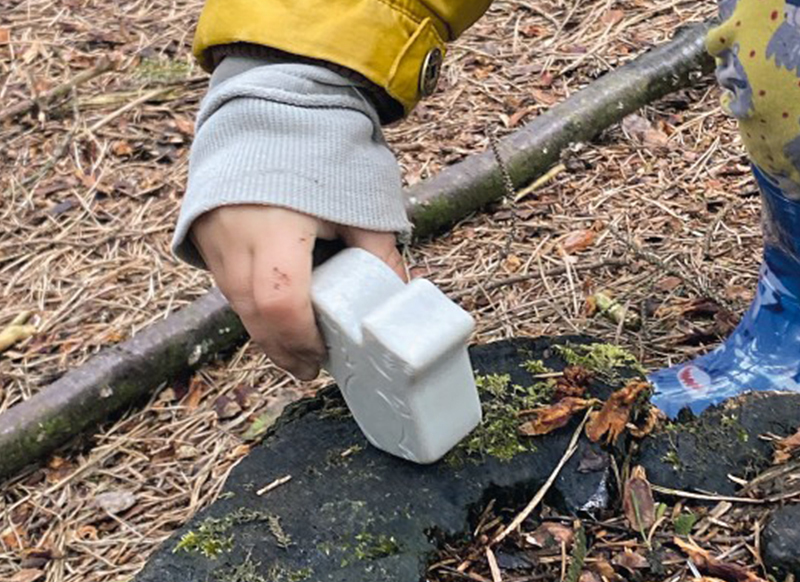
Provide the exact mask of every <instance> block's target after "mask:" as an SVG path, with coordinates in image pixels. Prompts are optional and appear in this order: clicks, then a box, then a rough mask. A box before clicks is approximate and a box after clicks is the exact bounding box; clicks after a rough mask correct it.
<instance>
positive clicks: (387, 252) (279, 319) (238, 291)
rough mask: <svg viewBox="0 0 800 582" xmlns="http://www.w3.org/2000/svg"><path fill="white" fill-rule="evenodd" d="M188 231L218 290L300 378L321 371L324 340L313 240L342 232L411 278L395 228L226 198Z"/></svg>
mask: <svg viewBox="0 0 800 582" xmlns="http://www.w3.org/2000/svg"><path fill="white" fill-rule="evenodd" d="M191 236H192V238H193V240H194V243H195V246H196V247H197V249H198V250H199V251H200V253H201V255H202V257H203V260H204V261H205V263H206V265H207V266H208V268H209V270H210V271H211V273H212V274H213V276H214V279H215V280H216V282H217V285H219V288H220V290H221V291H222V293H223V294H224V295H225V297H226V298H227V299H228V301H229V302H230V304H231V306H232V307H233V309H234V311H236V313H237V314H238V315H239V317H241V318H242V322H243V323H244V326H245V328H246V329H247V331H248V332H249V333H250V336H251V337H252V338H253V340H254V341H255V342H256V343H258V344H259V345H260V346H261V347H262V348H263V349H264V351H265V352H266V354H267V355H268V356H269V357H270V358H271V359H272V361H273V362H275V364H277V365H278V366H280V367H281V368H284V369H286V370H288V371H289V372H291V373H292V374H294V375H295V376H297V377H298V378H301V379H303V380H310V379H312V378H314V377H316V375H317V374H318V372H319V367H320V364H321V363H322V361H323V359H324V357H325V345H324V343H323V341H322V337H321V335H320V332H319V330H318V329H317V324H316V320H315V318H314V312H313V310H312V307H311V271H312V251H313V249H314V242H315V240H316V239H317V237H319V238H326V239H332V238H336V237H341V238H342V239H343V240H344V242H345V244H347V245H348V246H353V247H360V248H363V249H364V250H367V251H369V252H371V253H372V254H374V255H376V256H377V257H379V258H381V259H383V260H384V261H385V262H386V263H387V264H388V265H389V266H390V267H392V269H394V270H395V271H396V272H397V274H398V275H400V276H401V277H402V278H403V279H404V280H405V279H406V275H405V267H404V264H403V259H402V257H401V255H400V253H399V252H398V251H397V248H396V240H395V235H394V234H393V233H386V232H373V231H367V230H362V229H359V228H355V227H348V226H340V225H334V224H331V223H328V222H325V221H323V220H320V219H318V218H314V217H313V216H309V215H306V214H301V213H299V212H295V211H292V210H288V209H284V208H280V207H276V206H257V205H238V206H223V207H220V208H217V209H215V210H212V211H210V212H208V213H206V214H204V215H203V216H201V217H200V218H199V219H198V220H196V221H195V223H194V224H193V226H192V233H191Z"/></svg>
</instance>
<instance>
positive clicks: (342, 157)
mask: <svg viewBox="0 0 800 582" xmlns="http://www.w3.org/2000/svg"><path fill="white" fill-rule="evenodd" d="M235 204H264V205H273V206H281V207H285V208H291V209H293V210H297V211H300V212H304V213H306V214H310V215H313V216H317V217H319V218H322V219H325V220H328V221H330V222H334V223H337V224H343V225H348V226H357V227H361V228H365V229H370V230H377V231H384V232H398V233H400V234H407V233H408V232H409V231H410V223H409V222H408V219H407V217H406V213H405V208H404V204H403V197H402V190H401V181H400V170H399V167H398V164H397V161H396V160H395V158H394V156H393V154H392V152H391V151H390V150H389V148H388V147H387V145H386V142H385V141H384V138H383V133H382V132H381V127H380V122H379V120H378V116H377V114H376V112H375V110H374V108H373V106H372V105H371V104H370V102H369V101H368V100H367V99H366V98H365V97H364V96H363V95H362V94H361V93H360V92H359V91H358V90H357V89H356V88H355V87H353V86H352V84H351V83H350V82H349V81H348V80H347V79H346V78H344V77H342V76H340V75H339V74H337V73H335V72H333V71H330V70H328V69H325V68H322V67H318V66H314V65H305V64H285V63H283V64H264V62H263V61H261V62H259V61H256V60H254V59H249V58H245V57H228V58H226V59H225V60H224V61H223V62H222V64H221V65H220V66H219V67H218V68H217V70H216V71H215V73H214V76H213V77H212V82H211V86H210V88H209V92H208V94H207V95H206V97H205V98H204V100H203V102H202V104H201V107H200V112H199V115H198V120H197V130H196V135H195V140H194V144H193V146H192V151H191V155H190V161H189V182H188V187H187V191H186V194H185V196H184V199H183V204H182V206H181V212H180V216H179V218H178V224H177V227H176V230H175V236H174V239H173V250H174V251H175V253H176V255H177V256H178V257H180V258H181V259H183V260H185V261H187V262H189V263H191V264H194V265H196V266H201V267H202V266H204V264H203V261H202V259H201V258H200V255H199V253H198V252H197V249H195V247H194V245H193V244H192V242H191V240H190V238H189V236H188V233H189V230H190V228H191V225H192V223H193V222H194V221H195V220H196V219H197V218H198V217H199V216H200V215H202V214H203V213H205V212H208V211H209V210H213V209H215V208H218V207H220V206H225V205H235Z"/></svg>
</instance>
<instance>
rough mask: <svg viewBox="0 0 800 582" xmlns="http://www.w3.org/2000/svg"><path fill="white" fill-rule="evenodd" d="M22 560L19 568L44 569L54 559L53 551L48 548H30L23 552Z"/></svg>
mask: <svg viewBox="0 0 800 582" xmlns="http://www.w3.org/2000/svg"><path fill="white" fill-rule="evenodd" d="M23 556H24V557H23V559H22V562H21V563H20V566H21V567H22V568H23V569H24V568H30V569H35V568H44V567H45V566H46V565H47V564H48V563H49V562H50V561H51V560H53V559H55V558H56V557H63V556H56V555H54V554H53V551H52V550H50V549H48V548H30V549H27V550H25V551H24V552H23Z"/></svg>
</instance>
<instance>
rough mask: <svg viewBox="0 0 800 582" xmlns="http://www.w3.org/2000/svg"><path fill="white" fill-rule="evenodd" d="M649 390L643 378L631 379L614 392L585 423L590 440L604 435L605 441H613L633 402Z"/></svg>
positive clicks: (621, 429) (622, 428) (628, 415)
mask: <svg viewBox="0 0 800 582" xmlns="http://www.w3.org/2000/svg"><path fill="white" fill-rule="evenodd" d="M649 390H650V385H649V384H648V383H647V382H645V381H643V380H631V381H630V382H628V383H627V384H626V385H625V387H624V388H620V389H619V390H617V391H616V392H614V393H613V394H612V395H611V396H610V397H609V399H608V400H607V401H606V402H605V404H603V408H602V409H601V410H600V411H599V412H593V413H592V415H591V417H590V418H589V422H587V423H586V436H587V437H589V440H591V441H592V442H595V443H596V442H598V441H599V440H600V439H601V438H603V436H606V442H608V443H613V442H615V441H616V440H617V438H618V437H619V435H621V434H622V432H623V431H624V430H625V427H626V425H627V424H628V418H629V417H630V414H631V409H632V408H633V404H634V402H636V399H637V398H639V396H640V395H641V394H643V393H645V392H647V391H649Z"/></svg>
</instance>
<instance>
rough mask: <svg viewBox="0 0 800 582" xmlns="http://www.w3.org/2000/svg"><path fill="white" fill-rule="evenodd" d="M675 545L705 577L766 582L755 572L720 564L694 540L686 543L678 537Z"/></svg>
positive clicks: (675, 539) (737, 581)
mask: <svg viewBox="0 0 800 582" xmlns="http://www.w3.org/2000/svg"><path fill="white" fill-rule="evenodd" d="M672 541H673V543H674V544H675V545H676V546H678V547H679V548H680V549H681V550H682V551H683V552H684V553H685V554H686V555H687V556H689V558H690V559H691V560H692V562H694V565H695V566H697V569H698V570H699V571H700V573H701V574H703V575H704V576H710V577H711V578H716V579H720V580H723V581H724V582H766V581H765V580H764V579H763V578H759V577H758V576H757V575H756V574H754V573H753V572H751V571H749V570H747V569H746V568H744V567H742V566H739V565H738V564H730V563H727V562H720V561H719V560H717V559H716V558H714V557H713V556H711V554H710V553H709V552H708V550H704V549H703V548H701V547H700V546H698V545H697V544H696V543H695V542H694V541H693V540H689V541H684V540H682V539H680V538H678V537H676V538H673V540H672Z"/></svg>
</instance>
